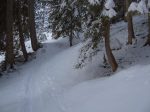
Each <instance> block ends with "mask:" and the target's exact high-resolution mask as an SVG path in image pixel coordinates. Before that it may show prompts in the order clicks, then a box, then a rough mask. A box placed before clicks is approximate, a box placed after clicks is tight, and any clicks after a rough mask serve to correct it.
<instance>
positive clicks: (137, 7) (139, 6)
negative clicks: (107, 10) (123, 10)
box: [128, 0, 149, 14]
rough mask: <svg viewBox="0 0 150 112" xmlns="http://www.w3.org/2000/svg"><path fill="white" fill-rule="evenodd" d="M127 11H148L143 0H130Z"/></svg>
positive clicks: (142, 12) (143, 12)
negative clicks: (136, 0) (137, 0)
mask: <svg viewBox="0 0 150 112" xmlns="http://www.w3.org/2000/svg"><path fill="white" fill-rule="evenodd" d="M148 5H149V3H148ZM128 11H138V12H140V13H141V14H145V13H148V8H147V6H146V3H145V0H141V1H140V2H139V3H136V2H132V3H131V5H130V7H129V9H128Z"/></svg>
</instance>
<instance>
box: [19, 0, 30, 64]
mask: <svg viewBox="0 0 150 112" xmlns="http://www.w3.org/2000/svg"><path fill="white" fill-rule="evenodd" d="M18 2H19V4H18V10H19V14H18V20H19V24H18V29H19V39H20V45H21V50H22V52H23V56H24V59H25V61H27V60H28V53H27V50H26V47H25V43H24V41H25V40H24V36H23V31H22V20H21V1H20V0H19V1H18Z"/></svg>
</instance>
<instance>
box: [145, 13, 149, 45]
mask: <svg viewBox="0 0 150 112" xmlns="http://www.w3.org/2000/svg"><path fill="white" fill-rule="evenodd" d="M147 45H149V46H150V14H148V38H147V41H146V43H145V44H144V46H147Z"/></svg>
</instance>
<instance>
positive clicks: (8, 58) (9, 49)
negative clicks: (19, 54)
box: [5, 0, 14, 69]
mask: <svg viewBox="0 0 150 112" xmlns="http://www.w3.org/2000/svg"><path fill="white" fill-rule="evenodd" d="M13 2H14V0H7V16H6V17H7V26H6V27H7V31H6V54H5V69H6V68H7V67H10V68H13V64H14V53H13Z"/></svg>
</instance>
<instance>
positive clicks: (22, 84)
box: [0, 41, 67, 112]
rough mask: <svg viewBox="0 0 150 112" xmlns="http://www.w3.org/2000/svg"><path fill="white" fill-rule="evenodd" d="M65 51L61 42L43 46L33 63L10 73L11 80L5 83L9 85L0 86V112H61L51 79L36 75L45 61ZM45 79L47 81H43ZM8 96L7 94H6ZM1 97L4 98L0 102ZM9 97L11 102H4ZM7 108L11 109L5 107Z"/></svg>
mask: <svg viewBox="0 0 150 112" xmlns="http://www.w3.org/2000/svg"><path fill="white" fill-rule="evenodd" d="M66 48H67V46H65V44H63V43H62V42H60V43H59V41H58V42H57V43H55V42H50V43H46V44H45V45H44V48H43V49H41V50H40V51H39V52H42V56H41V54H40V53H39V54H40V55H39V56H37V59H35V60H33V61H32V62H30V63H28V64H26V65H24V66H23V67H24V69H23V70H19V71H18V73H17V72H15V73H12V74H11V76H13V75H14V78H11V79H7V80H6V81H7V82H9V83H8V84H7V82H5V84H3V86H4V87H3V89H2V90H1V93H0V99H4V101H5V102H3V103H2V102H0V112H43V109H44V112H48V111H49V110H53V111H55V112H63V110H62V109H61V106H59V102H57V101H56V100H57V99H56V98H55V96H54V93H53V91H54V88H55V87H53V86H54V85H53V81H52V78H53V77H52V76H51V75H49V76H47V75H46V76H45V74H40V72H41V71H40V70H41V67H42V66H43V65H44V64H45V61H47V59H49V62H50V60H51V59H52V58H53V57H55V56H56V55H58V54H59V53H61V52H62V51H63V50H65V49H66ZM46 50H47V51H46ZM39 58H42V59H39ZM49 71H51V70H49ZM19 73H20V74H19ZM41 75H43V76H41ZM40 78H41V79H40ZM42 78H43V80H42ZM46 79H47V81H45V80H46ZM2 82H3V81H2ZM14 85H15V86H14ZM41 85H42V86H41ZM47 87H49V88H48V89H49V90H46V89H47ZM43 91H44V92H43ZM9 92H10V94H8V93H9ZM4 94H6V95H4ZM16 94H17V95H16ZM12 95H14V96H12ZM3 96H5V98H1V97H3ZM18 96H19V97H18ZM9 97H10V98H11V99H8V101H7V100H6V99H7V98H9ZM12 97H13V98H12ZM16 101H17V102H16ZM1 103H2V104H1ZM5 105H6V106H5ZM8 105H11V106H12V107H7V106H8Z"/></svg>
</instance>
